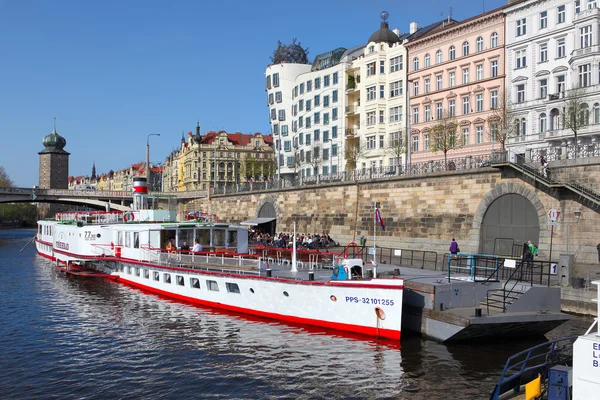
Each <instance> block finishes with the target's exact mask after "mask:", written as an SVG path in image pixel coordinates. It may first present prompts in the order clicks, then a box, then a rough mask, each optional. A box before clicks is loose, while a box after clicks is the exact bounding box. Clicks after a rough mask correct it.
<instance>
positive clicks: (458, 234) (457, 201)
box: [179, 167, 600, 267]
mask: <svg viewBox="0 0 600 400" xmlns="http://www.w3.org/2000/svg"><path fill="white" fill-rule="evenodd" d="M577 168H579V167H577ZM584 168H585V167H584ZM598 174H599V175H600V172H599V173H598ZM534 185H535V184H534ZM508 193H517V194H519V195H522V196H524V197H526V198H527V199H529V200H530V201H531V203H532V204H533V206H534V208H535V210H536V212H537V217H538V219H539V222H540V240H539V244H538V246H539V249H540V255H539V256H540V258H541V259H548V255H549V254H548V253H549V250H550V229H549V227H548V225H547V222H548V219H547V214H548V211H549V210H550V209H552V208H555V209H557V210H559V211H560V212H561V215H560V218H559V220H558V221H559V223H560V225H559V226H555V229H554V238H553V240H552V246H553V252H552V254H553V255H552V258H553V259H554V260H558V255H559V254H560V253H563V252H566V251H567V250H568V251H569V252H570V253H572V254H575V257H576V258H575V259H576V262H578V263H588V264H596V265H598V255H597V250H596V245H597V244H598V241H599V240H600V215H599V214H598V213H597V212H596V211H594V210H591V209H589V208H587V207H585V206H583V205H582V204H580V203H579V202H578V201H577V199H576V198H574V197H569V196H565V195H562V196H561V197H560V198H561V200H558V199H557V198H559V197H558V196H557V195H556V193H553V192H552V191H551V190H547V189H546V188H543V187H536V186H532V184H529V183H527V182H525V181H523V180H522V179H520V178H519V177H518V175H517V173H515V172H514V171H512V170H506V171H499V170H497V169H492V168H481V169H477V170H470V171H468V172H446V173H436V174H431V175H429V176H426V177H424V176H414V177H393V178H388V179H386V180H384V181H377V182H360V183H350V184H332V185H321V186H307V187H301V188H293V189H284V190H278V191H265V192H260V193H252V194H235V195H226V196H215V197H213V198H212V199H210V200H208V199H199V200H192V201H187V202H185V203H181V204H180V210H179V211H180V212H184V211H185V212H189V211H193V210H201V211H205V212H210V213H214V214H217V215H218V216H219V218H220V220H222V221H228V222H241V221H244V220H246V219H250V218H255V217H257V216H258V213H259V210H260V208H261V206H262V205H264V204H265V203H266V202H271V203H272V204H273V205H274V208H275V211H276V214H277V228H276V229H277V231H278V232H291V231H292V229H293V221H294V220H295V221H296V223H297V232H299V233H322V232H326V233H329V234H330V235H331V236H332V237H333V238H334V239H335V240H336V241H339V242H341V243H348V242H350V241H358V238H359V237H360V236H362V235H364V236H365V237H367V239H368V242H367V246H370V245H372V240H373V225H374V221H373V202H374V201H378V202H380V204H381V209H380V211H381V215H382V217H383V219H384V221H385V225H386V229H385V231H384V232H383V231H382V230H381V228H380V227H379V226H378V227H377V245H378V246H381V247H391V248H404V249H424V250H432V251H436V252H438V253H440V254H443V253H446V252H447V251H448V246H449V243H450V240H451V239H452V237H455V238H456V239H457V241H458V242H459V244H460V248H461V251H463V252H470V253H476V252H478V251H479V241H480V237H481V229H482V225H481V224H482V221H483V217H484V215H485V212H486V211H487V208H488V206H489V205H490V204H491V203H492V202H493V201H494V200H495V199H497V198H498V197H500V196H502V195H504V194H508ZM575 211H578V212H581V216H580V217H579V219H577V218H576V217H575V215H576V214H575ZM599 267H600V265H599Z"/></svg>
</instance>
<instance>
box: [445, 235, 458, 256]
mask: <svg viewBox="0 0 600 400" xmlns="http://www.w3.org/2000/svg"><path fill="white" fill-rule="evenodd" d="M448 250H450V254H452V255H453V256H455V255H457V254H458V253H460V248H459V247H458V243H457V242H456V239H454V238H452V242H450V249H448Z"/></svg>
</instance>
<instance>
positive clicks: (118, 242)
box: [117, 231, 123, 246]
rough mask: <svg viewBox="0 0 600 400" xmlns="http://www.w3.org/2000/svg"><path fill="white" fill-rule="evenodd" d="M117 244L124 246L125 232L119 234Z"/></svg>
mask: <svg viewBox="0 0 600 400" xmlns="http://www.w3.org/2000/svg"><path fill="white" fill-rule="evenodd" d="M117 244H119V245H121V246H122V245H123V232H121V231H118V232H117Z"/></svg>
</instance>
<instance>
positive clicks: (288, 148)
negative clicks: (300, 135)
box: [283, 140, 292, 152]
mask: <svg viewBox="0 0 600 400" xmlns="http://www.w3.org/2000/svg"><path fill="white" fill-rule="evenodd" d="M283 151H286V152H287V151H292V142H291V141H289V140H286V141H285V142H283Z"/></svg>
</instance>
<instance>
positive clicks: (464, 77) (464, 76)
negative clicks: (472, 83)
mask: <svg viewBox="0 0 600 400" xmlns="http://www.w3.org/2000/svg"><path fill="white" fill-rule="evenodd" d="M462 83H463V84H465V83H469V68H463V70H462Z"/></svg>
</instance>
